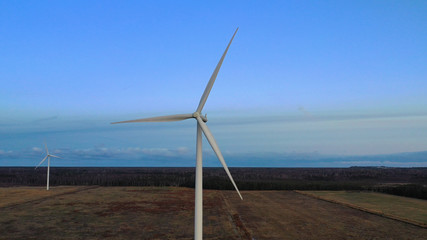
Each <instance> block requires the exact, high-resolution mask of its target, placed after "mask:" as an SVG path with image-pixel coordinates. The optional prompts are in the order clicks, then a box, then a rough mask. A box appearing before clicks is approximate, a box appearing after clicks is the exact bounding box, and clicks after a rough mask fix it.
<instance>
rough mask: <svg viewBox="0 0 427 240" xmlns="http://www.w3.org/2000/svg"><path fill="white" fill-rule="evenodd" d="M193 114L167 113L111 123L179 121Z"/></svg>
mask: <svg viewBox="0 0 427 240" xmlns="http://www.w3.org/2000/svg"><path fill="white" fill-rule="evenodd" d="M192 117H193V114H191V113H188V114H175V115H168V116H160V117H151V118H141V119H135V120H128V121H121V122H113V123H111V124H116V123H133V122H173V121H181V120H185V119H188V118H192Z"/></svg>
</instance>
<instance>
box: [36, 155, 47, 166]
mask: <svg viewBox="0 0 427 240" xmlns="http://www.w3.org/2000/svg"><path fill="white" fill-rule="evenodd" d="M47 156H48V155H46V157H44V158H43V160H41V162H40V163H39V165H37V166H36V168H35V169H37V168H38V167H39V166H40V164H42V163H43V162H44V161H45V160H46V158H47Z"/></svg>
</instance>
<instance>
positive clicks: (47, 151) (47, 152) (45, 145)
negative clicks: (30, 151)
mask: <svg viewBox="0 0 427 240" xmlns="http://www.w3.org/2000/svg"><path fill="white" fill-rule="evenodd" d="M44 147H45V148H46V154H47V155H49V150H48V149H47V144H46V143H44Z"/></svg>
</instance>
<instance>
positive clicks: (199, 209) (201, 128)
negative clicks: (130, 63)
mask: <svg viewBox="0 0 427 240" xmlns="http://www.w3.org/2000/svg"><path fill="white" fill-rule="evenodd" d="M237 30H239V28H237V29H236V31H235V32H234V34H233V37H232V38H231V40H230V42H229V43H228V46H227V48H226V49H225V51H224V54H223V55H222V57H221V59H220V60H219V62H218V64H217V66H216V68H215V70H214V72H213V73H212V76H211V78H210V79H209V82H208V85H207V86H206V89H205V91H204V92H203V95H202V97H201V99H200V102H199V105H198V107H197V109H196V111H195V112H194V113H188V114H176V115H168V116H161V117H152V118H142V119H136V120H129V121H122V122H114V123H112V124H115V123H133V122H173V121H181V120H185V119H189V118H195V119H196V120H197V144H196V148H197V150H196V187H195V213H194V239H196V240H200V239H202V238H203V182H202V181H203V175H202V174H203V169H202V132H203V133H204V135H205V136H206V138H207V140H208V141H209V144H210V145H211V147H212V149H213V150H214V152H215V154H216V155H217V157H218V159H219V161H220V162H221V164H222V166H223V167H224V170H225V172H226V173H227V175H228V177H229V178H230V180H231V183H232V184H233V186H234V188H235V189H236V191H237V193H238V194H239V196H240V198H241V199H242V200H243V198H242V195H241V194H240V192H239V189H238V188H237V186H236V183H234V180H233V177H232V176H231V174H230V171H229V170H228V167H227V164H226V163H225V161H224V157H223V156H222V154H221V151H220V150H219V147H218V144H217V143H216V141H215V138H214V137H213V135H212V133H211V131H210V130H209V128H208V126H207V125H206V122H207V121H208V120H207V118H206V115H205V116H203V115H202V114H201V112H202V109H203V106H204V105H205V103H206V100H207V99H208V96H209V93H210V91H211V89H212V86H213V84H214V82H215V79H216V76H217V75H218V72H219V69H220V68H221V65H222V62H223V61H224V58H225V55H226V54H227V51H228V48H229V47H230V45H231V42H232V41H233V38H234V36H235V35H236V33H237Z"/></svg>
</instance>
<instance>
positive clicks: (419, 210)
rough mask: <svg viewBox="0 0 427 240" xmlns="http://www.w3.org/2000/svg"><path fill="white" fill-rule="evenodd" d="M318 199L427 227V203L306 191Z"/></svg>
mask: <svg viewBox="0 0 427 240" xmlns="http://www.w3.org/2000/svg"><path fill="white" fill-rule="evenodd" d="M305 192H308V193H310V194H314V195H316V196H318V197H321V198H324V199H328V200H334V201H337V202H342V203H347V204H351V205H355V206H359V207H361V208H364V209H368V210H372V211H373V212H378V213H382V214H386V215H390V216H396V217H399V218H402V219H408V220H414V221H416V222H419V223H422V224H425V225H426V226H427V201H426V200H422V199H415V198H407V197H400V196H394V195H389V194H382V193H374V192H354V191H305Z"/></svg>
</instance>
